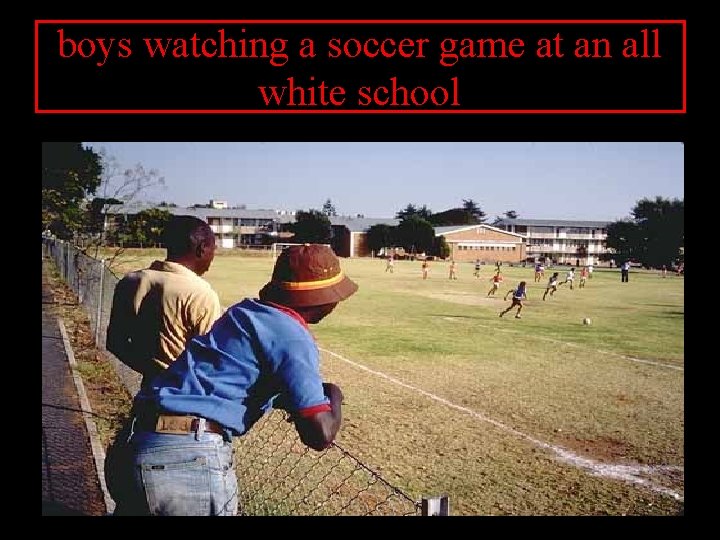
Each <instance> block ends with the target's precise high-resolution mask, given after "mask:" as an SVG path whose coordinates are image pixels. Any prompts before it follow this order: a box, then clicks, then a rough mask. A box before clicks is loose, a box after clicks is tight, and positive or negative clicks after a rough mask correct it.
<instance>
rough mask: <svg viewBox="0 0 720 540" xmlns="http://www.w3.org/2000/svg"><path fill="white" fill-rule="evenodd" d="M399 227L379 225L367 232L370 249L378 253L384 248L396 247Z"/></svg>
mask: <svg viewBox="0 0 720 540" xmlns="http://www.w3.org/2000/svg"><path fill="white" fill-rule="evenodd" d="M396 229H397V227H393V226H392V225H386V224H384V223H378V224H377V225H373V226H372V227H370V228H369V229H368V230H367V246H368V249H369V250H371V251H374V252H375V253H377V252H378V251H380V250H381V249H383V248H387V247H394V246H395V236H396Z"/></svg>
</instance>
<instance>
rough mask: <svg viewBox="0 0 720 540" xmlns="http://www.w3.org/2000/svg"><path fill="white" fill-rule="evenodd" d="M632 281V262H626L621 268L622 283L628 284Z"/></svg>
mask: <svg viewBox="0 0 720 540" xmlns="http://www.w3.org/2000/svg"><path fill="white" fill-rule="evenodd" d="M629 279H630V261H625V262H624V263H622V266H620V281H621V282H622V283H627V282H628V281H629Z"/></svg>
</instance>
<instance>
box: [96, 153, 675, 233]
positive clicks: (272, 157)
mask: <svg viewBox="0 0 720 540" xmlns="http://www.w3.org/2000/svg"><path fill="white" fill-rule="evenodd" d="M83 144H84V145H85V146H88V147H91V148H92V149H93V150H95V151H96V152H99V151H101V150H104V152H105V153H106V155H108V156H111V157H113V158H115V159H116V160H117V163H118V164H119V165H120V166H122V167H123V168H131V167H134V166H135V165H136V164H141V165H142V166H143V167H144V168H145V169H157V170H158V172H159V174H160V175H161V176H162V177H164V180H165V187H164V188H158V187H155V188H152V189H150V190H148V191H147V192H145V193H144V194H142V195H140V196H138V197H136V198H135V200H144V201H152V202H161V201H166V202H168V203H170V202H172V203H175V204H177V205H178V206H191V205H192V204H195V203H208V201H209V200H210V199H216V200H222V201H227V202H228V204H229V205H230V206H240V205H245V206H246V207H247V208H248V209H277V210H309V209H318V210H320V209H321V208H322V206H323V203H324V202H325V201H326V200H327V199H330V200H331V202H332V204H333V205H334V206H335V209H336V211H337V213H338V214H339V215H350V216H355V215H357V214H362V215H364V216H365V217H367V218H393V217H395V214H396V213H397V212H398V211H399V210H401V209H403V208H405V207H406V206H407V205H408V204H414V205H416V206H419V207H420V206H422V205H426V206H427V207H428V208H429V209H430V210H431V211H432V212H434V213H435V212H442V211H444V210H447V209H449V208H456V207H460V206H462V202H463V199H466V200H467V199H472V200H473V201H475V202H476V203H477V204H478V205H479V207H480V208H481V209H482V210H483V211H484V212H485V213H486V217H487V219H488V221H489V222H492V220H493V219H494V218H495V217H496V216H502V215H503V214H504V213H505V212H507V211H509V210H514V211H515V212H517V215H518V217H519V218H525V219H559V220H562V219H575V220H593V221H596V220H597V221H606V220H607V221H616V220H619V219H624V218H627V217H629V216H630V212H631V210H632V208H633V207H634V206H635V204H636V203H637V201H639V200H640V199H643V198H655V197H656V196H661V197H664V198H669V199H673V198H678V199H684V183H685V176H684V159H685V157H684V156H685V154H684V146H683V145H682V143H680V142H526V143H525V142H84V143H83Z"/></svg>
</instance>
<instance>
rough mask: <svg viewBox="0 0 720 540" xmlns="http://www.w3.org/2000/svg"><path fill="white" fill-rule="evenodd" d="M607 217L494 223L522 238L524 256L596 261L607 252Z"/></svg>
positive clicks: (571, 261)
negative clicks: (592, 219) (581, 219)
mask: <svg viewBox="0 0 720 540" xmlns="http://www.w3.org/2000/svg"><path fill="white" fill-rule="evenodd" d="M609 224H610V222H609V221H576V220H557V219H502V220H500V221H499V222H497V223H496V224H495V226H496V227H497V228H499V229H502V230H504V231H507V232H510V233H515V234H519V235H522V236H523V237H524V238H525V244H526V257H528V258H532V259H534V260H541V261H546V260H550V261H554V262H555V263H557V264H571V265H578V266H585V265H588V264H592V265H598V264H599V263H600V255H603V254H605V253H608V249H607V246H606V244H605V242H606V240H607V227H608V225H609Z"/></svg>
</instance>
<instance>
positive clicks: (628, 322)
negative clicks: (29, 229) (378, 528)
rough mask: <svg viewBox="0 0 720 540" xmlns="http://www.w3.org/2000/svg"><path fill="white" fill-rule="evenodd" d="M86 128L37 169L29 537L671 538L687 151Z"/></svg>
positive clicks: (49, 152) (681, 494) (680, 452)
mask: <svg viewBox="0 0 720 540" xmlns="http://www.w3.org/2000/svg"><path fill="white" fill-rule="evenodd" d="M115 118H116V119H117V121H118V122H126V121H130V120H131V119H132V117H130V116H128V117H125V118H122V117H115ZM295 120H297V118H296V119H295ZM304 120H305V121H308V120H310V121H314V119H311V118H309V117H307V116H306V117H305V118H304ZM544 120H546V121H549V120H550V118H547V117H546V118H544ZM273 121H274V122H277V123H280V120H278V119H277V117H276V118H274V119H273ZM353 121H354V122H361V121H362V119H357V118H355V119H354V120H353ZM93 122H94V121H93ZM171 122H172V120H170V119H168V123H167V124H165V127H166V132H169V131H170V129H169V128H168V126H170V125H171ZM385 122H386V123H389V121H388V119H387V117H385ZM409 122H413V121H409ZM353 125H354V124H353ZM379 125H382V124H379ZM429 125H430V126H432V125H434V124H429ZM87 127H88V129H86V130H85V133H84V135H89V134H93V135H95V136H97V135H98V134H99V133H103V134H105V135H106V136H105V137H103V138H106V139H110V140H106V141H104V142H102V141H101V142H97V141H79V142H57V141H62V140H64V137H56V136H55V137H50V136H47V137H46V138H45V139H43V140H42V141H41V142H40V144H38V146H41V160H42V299H43V301H42V323H43V330H42V338H43V339H42V382H43V396H42V398H43V408H42V417H43V418H42V420H43V515H88V516H91V515H92V516H96V515H100V516H104V515H106V516H112V515H131V516H134V515H166V516H186V515H187V516H190V515H191V516H203V515H224V516H437V515H450V516H615V517H621V516H646V517H647V516H683V515H684V512H685V467H684V464H685V447H686V440H685V383H686V381H685V373H684V356H685V353H684V344H685V311H684V305H685V273H684V271H685V249H684V239H685V237H684V228H685V215H684V191H685V145H684V142H683V141H682V140H681V138H680V137H678V138H677V140H652V139H653V137H652V136H651V134H650V133H648V134H647V135H648V136H647V137H646V140H640V141H634V140H628V141H623V142H615V141H612V140H609V141H608V140H605V141H599V140H595V141H593V140H587V141H572V140H556V141H552V140H551V141H547V140H540V141H535V142H533V141H532V140H527V141H472V140H469V141H468V140H457V141H447V140H432V139H441V138H444V136H443V137H440V136H437V137H436V136H433V132H432V130H430V132H425V133H423V134H422V135H421V137H425V138H427V139H430V140H425V141H423V140H420V141H414V140H411V139H412V138H414V137H415V136H417V133H410V132H408V136H407V137H405V138H401V139H400V140H394V141H393V140H387V141H377V140H375V141H373V140H369V141H353V140H342V139H343V138H346V139H350V138H351V137H349V136H347V135H346V136H345V137H343V132H337V133H334V134H333V136H332V137H328V140H324V141H323V140H311V141H301V140H298V141H292V140H288V141H282V140H281V141H272V140H268V141H264V140H263V141H261V140H255V141H230V140H225V141H223V140H217V141H198V140H195V141H173V140H171V139H172V138H174V136H185V137H186V138H188V139H190V138H194V137H191V136H192V135H193V133H194V131H193V130H186V131H185V132H184V135H183V132H182V131H180V130H178V132H177V133H174V134H173V136H166V137H164V138H163V139H161V140H156V141H152V140H147V141H144V142H143V141H138V140H131V139H133V138H142V137H143V131H142V129H140V130H138V131H137V132H136V133H135V136H126V135H127V134H128V131H129V130H128V129H120V130H119V131H118V132H119V133H120V134H122V135H123V138H122V139H123V140H112V129H102V130H101V129H93V128H95V127H97V126H96V124H92V125H88V126H87ZM123 127H124V128H127V125H125V124H123ZM75 131H78V130H71V132H72V133H74V132H75ZM80 131H81V132H82V130H80ZM586 132H587V130H585V131H583V132H582V134H585V133H586ZM263 133H265V132H263ZM345 133H346V134H347V133H349V131H346V132H345ZM436 133H437V132H436ZM534 133H535V132H534V131H533V132H532V134H534ZM555 133H556V132H552V134H555ZM392 134H393V135H395V133H394V132H393V133H392ZM528 134H529V135H530V132H528ZM55 135H57V134H55ZM223 135H227V133H226V132H224V133H223ZM246 135H247V133H246ZM286 135H288V137H287V138H288V139H292V138H293V137H292V136H291V134H290V133H286ZM520 135H521V136H522V134H520ZM568 135H571V134H568ZM622 135H623V133H622V132H621V131H618V132H617V133H616V135H615V138H622ZM68 138H69V137H68ZM77 138H79V137H77ZM151 138H154V137H153V136H149V137H148V139H151ZM197 138H200V137H197ZM223 138H225V137H223ZM258 138H259V137H258ZM334 138H340V139H341V140H340V141H333V140H331V139H334ZM390 138H392V137H390ZM478 138H479V137H478ZM534 138H535V137H533V136H528V139H534ZM538 138H540V137H538ZM568 138H570V137H568ZM632 138H633V137H631V139H632ZM664 138H665V137H664V136H659V137H658V139H664ZM691 266H692V265H691ZM88 441H89V442H88Z"/></svg>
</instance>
